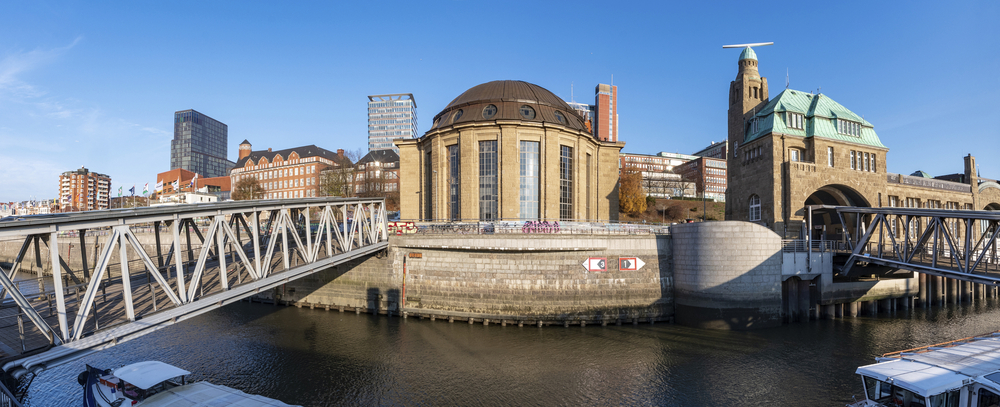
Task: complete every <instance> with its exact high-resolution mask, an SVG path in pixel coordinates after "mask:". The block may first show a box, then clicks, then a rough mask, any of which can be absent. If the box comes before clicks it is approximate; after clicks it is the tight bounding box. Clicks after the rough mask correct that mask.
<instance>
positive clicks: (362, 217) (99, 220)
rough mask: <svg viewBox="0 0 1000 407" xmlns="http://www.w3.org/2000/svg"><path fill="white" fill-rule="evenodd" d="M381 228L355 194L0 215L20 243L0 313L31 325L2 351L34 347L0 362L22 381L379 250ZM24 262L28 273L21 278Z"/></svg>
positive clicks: (376, 206)
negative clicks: (13, 216) (11, 217)
mask: <svg viewBox="0 0 1000 407" xmlns="http://www.w3.org/2000/svg"><path fill="white" fill-rule="evenodd" d="M387 230H388V228H387V225H386V210H385V203H384V201H383V200H382V199H360V198H359V199H346V198H306V199H285V200H265V201H240V202H223V203H215V204H199V205H179V206H171V207H158V208H139V209H132V210H110V211H93V212H81V213H74V214H58V215H41V216H34V217H29V218H28V219H26V220H22V221H17V222H0V238H6V239H8V240H9V239H12V238H14V239H17V240H18V241H20V242H22V243H21V245H20V249H19V250H18V252H17V255H16V256H15V257H14V262H13V263H12V265H11V267H10V269H0V300H2V301H0V317H3V316H4V315H11V316H17V318H18V320H20V318H21V316H24V317H26V318H27V319H28V320H29V321H31V324H30V325H29V327H28V328H21V331H20V332H13V333H10V334H6V335H0V337H2V338H18V337H20V342H21V343H5V345H7V346H6V347H4V348H5V349H23V351H22V353H29V352H30V354H31V356H26V357H24V358H20V359H19V358H17V355H0V356H3V357H5V358H7V359H8V360H11V361H10V362H8V363H6V364H5V365H4V366H3V369H4V370H5V371H6V372H9V373H11V374H13V375H14V376H15V377H19V376H20V375H23V374H24V373H25V372H27V371H31V370H32V369H35V370H37V369H38V368H47V367H52V366H56V365H58V364H61V363H65V362H68V361H72V360H74V359H76V358H79V357H81V356H84V355H86V354H89V353H91V352H94V351H98V350H101V349H105V348H107V347H110V346H114V345H115V344H117V343H120V342H122V341H126V340H130V339H133V338H136V337H139V336H141V335H145V334H146V333H149V332H154V331H156V330H158V329H160V328H162V327H164V326H167V325H170V324H173V323H176V322H178V321H182V320H184V319H188V318H191V317H193V316H196V315H199V314H201V313H204V312H207V311H210V310H212V309H215V308H218V307H221V306H223V305H225V304H229V303H232V302H236V301H239V300H240V299H242V298H245V297H247V296H250V295H254V294H256V293H258V292H260V291H262V290H266V289H271V288H274V287H277V286H280V285H281V284H285V283H287V282H289V281H293V280H295V279H298V278H301V277H303V276H306V275H309V274H312V273H314V272H316V271H319V270H322V269H326V268H329V267H331V266H335V265H337V264H340V263H342V262H345V261H349V260H353V259H356V258H358V257H361V256H365V255H368V254H371V253H374V252H377V251H379V250H383V249H385V248H386V247H387V246H388V233H387ZM161 232H163V233H162V235H161ZM77 237H79V240H77V239H76V238H77ZM168 239H169V241H168ZM76 242H79V245H80V247H79V248H75V246H74V245H73V244H74V243H76ZM88 246H89V247H90V248H89V249H85V248H87V247H88ZM32 248H33V249H34V250H33V251H32V250H31V249H32ZM88 251H89V253H90V254H91V256H92V258H90V259H88V258H87V253H88ZM42 253H45V254H46V256H43V255H42ZM164 253H165V254H164ZM12 254H13V253H12ZM32 255H33V257H32ZM154 259H155V260H154ZM88 262H90V263H89V264H93V269H90V268H88V266H87V265H88ZM25 264H27V265H28V266H27V267H29V268H30V269H31V270H33V271H30V272H31V273H32V274H34V275H26V273H25ZM4 313H6V314H4ZM7 325H8V326H6V327H0V330H3V329H14V330H18V329H19V328H18V325H20V324H7ZM32 325H33V327H31V326H32ZM0 333H2V331H0Z"/></svg>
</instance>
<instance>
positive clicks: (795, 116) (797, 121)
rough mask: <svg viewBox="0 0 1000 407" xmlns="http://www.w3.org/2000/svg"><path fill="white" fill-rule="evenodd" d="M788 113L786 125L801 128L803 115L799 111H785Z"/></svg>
mask: <svg viewBox="0 0 1000 407" xmlns="http://www.w3.org/2000/svg"><path fill="white" fill-rule="evenodd" d="M786 114H787V115H788V120H786V121H787V122H788V127H789V128H792V129H799V130H801V129H802V122H803V119H804V117H803V116H802V115H801V114H799V113H791V112H789V113H786Z"/></svg>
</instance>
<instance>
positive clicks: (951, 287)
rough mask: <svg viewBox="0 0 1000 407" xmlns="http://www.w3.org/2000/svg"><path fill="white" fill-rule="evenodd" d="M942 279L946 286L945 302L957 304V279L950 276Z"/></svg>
mask: <svg viewBox="0 0 1000 407" xmlns="http://www.w3.org/2000/svg"><path fill="white" fill-rule="evenodd" d="M942 278H943V277H942ZM944 280H945V286H946V287H947V288H948V298H947V302H948V303H949V304H958V284H957V283H958V281H956V280H954V279H950V278H945V279H944Z"/></svg>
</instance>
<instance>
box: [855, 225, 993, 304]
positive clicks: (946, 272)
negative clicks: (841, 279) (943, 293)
mask: <svg viewBox="0 0 1000 407" xmlns="http://www.w3.org/2000/svg"><path fill="white" fill-rule="evenodd" d="M836 211H837V215H838V216H839V217H840V223H841V225H844V230H845V234H846V235H847V236H846V241H847V248H848V249H849V252H850V254H849V256H850V257H849V258H848V259H847V263H846V264H845V266H844V269H843V270H842V272H841V274H843V275H850V273H851V271H852V270H855V271H856V270H858V269H859V268H860V267H856V266H857V264H858V263H859V262H860V263H870V264H877V265H881V266H888V267H892V268H899V269H906V270H912V271H916V272H919V273H924V274H927V275H932V276H941V277H947V278H952V279H956V280H962V281H969V282H974V283H979V284H987V285H991V286H997V285H1000V267H998V266H1000V264H998V263H1000V256H998V250H997V244H998V242H997V239H998V237H1000V233H998V229H1000V212H995V211H967V210H943V209H917V208H864V207H846V206H840V207H836ZM852 231H853V232H854V233H853V235H852V233H851V232H852Z"/></svg>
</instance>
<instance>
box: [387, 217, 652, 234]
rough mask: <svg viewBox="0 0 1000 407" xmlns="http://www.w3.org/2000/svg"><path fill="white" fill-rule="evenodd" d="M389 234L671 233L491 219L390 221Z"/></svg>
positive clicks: (640, 226) (633, 226)
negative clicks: (489, 220)
mask: <svg viewBox="0 0 1000 407" xmlns="http://www.w3.org/2000/svg"><path fill="white" fill-rule="evenodd" d="M388 229H389V235H410V234H418V235H444V234H449V235H451V234H458V235H464V234H467V235H498V234H522V235H554V234H560V235H567V234H568V235H648V234H659V235H665V234H670V225H666V224H654V223H630V222H576V221H573V222H560V221H525V220H509V221H507V220H504V221H492V222H478V221H475V222H461V221H412V220H401V221H395V222H389V225H388Z"/></svg>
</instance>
